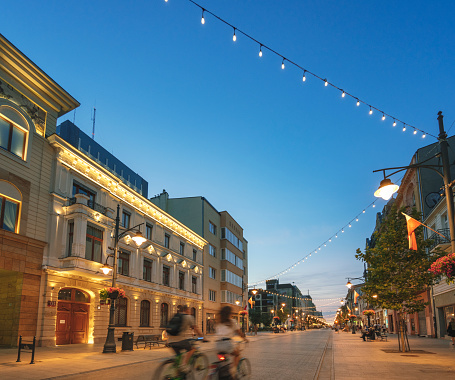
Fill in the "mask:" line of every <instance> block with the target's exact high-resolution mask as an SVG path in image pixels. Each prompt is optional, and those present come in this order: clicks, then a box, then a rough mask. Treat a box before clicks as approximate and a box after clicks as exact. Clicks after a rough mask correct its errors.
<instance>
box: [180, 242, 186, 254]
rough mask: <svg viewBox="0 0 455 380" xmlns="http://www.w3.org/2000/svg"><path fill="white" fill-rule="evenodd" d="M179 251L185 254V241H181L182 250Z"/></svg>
mask: <svg viewBox="0 0 455 380" xmlns="http://www.w3.org/2000/svg"><path fill="white" fill-rule="evenodd" d="M179 253H180V254H181V255H182V256H183V255H184V254H185V243H182V242H180V251H179Z"/></svg>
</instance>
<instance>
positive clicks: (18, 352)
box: [16, 335, 22, 363]
mask: <svg viewBox="0 0 455 380" xmlns="http://www.w3.org/2000/svg"><path fill="white" fill-rule="evenodd" d="M21 346H22V335H21V336H20V337H19V346H18V347H17V360H16V363H19V362H20V361H21Z"/></svg>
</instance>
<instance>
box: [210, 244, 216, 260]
mask: <svg viewBox="0 0 455 380" xmlns="http://www.w3.org/2000/svg"><path fill="white" fill-rule="evenodd" d="M209 254H210V256H213V257H216V248H215V247H214V246H213V245H212V244H209Z"/></svg>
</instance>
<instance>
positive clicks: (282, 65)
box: [281, 58, 284, 70]
mask: <svg viewBox="0 0 455 380" xmlns="http://www.w3.org/2000/svg"><path fill="white" fill-rule="evenodd" d="M281 69H282V70H284V58H283V61H281Z"/></svg>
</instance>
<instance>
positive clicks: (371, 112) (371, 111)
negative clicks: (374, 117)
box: [369, 106, 373, 115]
mask: <svg viewBox="0 0 455 380" xmlns="http://www.w3.org/2000/svg"><path fill="white" fill-rule="evenodd" d="M369 114H370V115H371V114H373V110H372V109H371V106H370V112H369Z"/></svg>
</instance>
